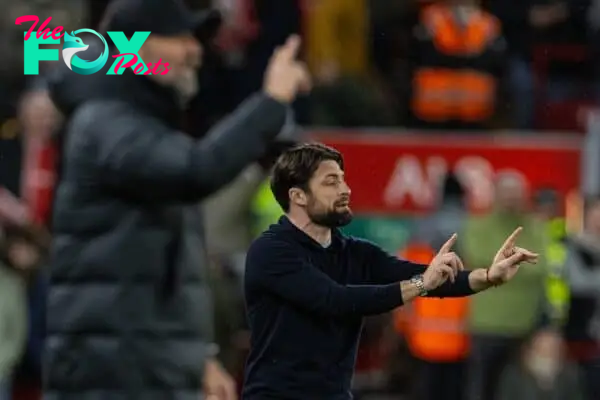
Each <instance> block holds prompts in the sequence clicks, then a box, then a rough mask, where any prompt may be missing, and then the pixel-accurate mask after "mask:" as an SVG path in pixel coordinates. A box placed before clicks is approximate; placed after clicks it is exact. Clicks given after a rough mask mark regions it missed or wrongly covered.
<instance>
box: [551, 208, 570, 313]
mask: <svg viewBox="0 0 600 400" xmlns="http://www.w3.org/2000/svg"><path fill="white" fill-rule="evenodd" d="M546 229H547V232H548V239H549V240H548V245H547V247H546V260H547V261H548V267H549V273H548V277H547V278H546V299H547V300H548V305H549V306H550V309H549V310H548V311H549V314H550V317H551V319H552V321H553V322H554V323H556V324H562V323H563V322H565V318H566V317H567V313H568V308H569V301H570V290H569V284H568V282H567V280H566V279H565V274H564V267H565V262H566V259H567V246H566V244H565V241H564V239H565V237H566V221H565V219H564V218H555V219H552V220H550V221H548V223H547V228H546Z"/></svg>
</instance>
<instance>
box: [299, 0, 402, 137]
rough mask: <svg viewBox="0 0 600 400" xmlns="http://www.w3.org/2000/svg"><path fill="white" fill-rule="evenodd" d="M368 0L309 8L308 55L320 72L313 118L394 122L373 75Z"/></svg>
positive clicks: (334, 0) (327, 122)
mask: <svg viewBox="0 0 600 400" xmlns="http://www.w3.org/2000/svg"><path fill="white" fill-rule="evenodd" d="M367 6H368V4H367V1H366V0H353V1H347V0H329V1H319V2H313V3H312V4H311V5H310V6H308V7H306V24H305V27H306V30H305V32H306V58H307V62H308V66H309V68H310V69H311V72H312V73H313V75H314V77H315V81H316V82H315V89H314V91H313V93H312V96H311V101H312V104H311V110H312V113H311V123H312V124H315V125H319V126H343V127H356V126H380V125H390V124H391V123H392V115H391V112H390V111H389V110H390V107H389V106H388V103H387V102H386V101H385V99H384V97H383V93H382V92H381V90H379V89H378V85H377V84H375V81H374V80H373V77H372V75H371V72H372V71H371V69H372V66H371V60H370V57H369V51H368V49H369V46H368V38H369V15H368V7H367Z"/></svg>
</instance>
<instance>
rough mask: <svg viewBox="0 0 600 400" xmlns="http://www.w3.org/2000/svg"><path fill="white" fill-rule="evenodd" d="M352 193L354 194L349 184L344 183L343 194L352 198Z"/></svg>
mask: <svg viewBox="0 0 600 400" xmlns="http://www.w3.org/2000/svg"><path fill="white" fill-rule="evenodd" d="M351 193H352V190H350V186H348V184H347V183H345V182H344V184H343V185H342V194H343V195H346V196H350V194H351Z"/></svg>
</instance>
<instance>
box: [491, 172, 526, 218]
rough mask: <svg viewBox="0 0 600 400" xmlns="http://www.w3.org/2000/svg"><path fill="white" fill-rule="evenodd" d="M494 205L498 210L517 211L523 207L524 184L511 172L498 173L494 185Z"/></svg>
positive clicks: (524, 197)
mask: <svg viewBox="0 0 600 400" xmlns="http://www.w3.org/2000/svg"><path fill="white" fill-rule="evenodd" d="M495 197H496V207H497V208H498V210H500V211H504V212H508V213H519V212H521V211H523V210H524V208H525V201H526V195H525V184H524V182H523V180H522V179H521V178H520V177H518V176H516V175H512V174H506V175H500V176H498V180H497V181H496V187H495Z"/></svg>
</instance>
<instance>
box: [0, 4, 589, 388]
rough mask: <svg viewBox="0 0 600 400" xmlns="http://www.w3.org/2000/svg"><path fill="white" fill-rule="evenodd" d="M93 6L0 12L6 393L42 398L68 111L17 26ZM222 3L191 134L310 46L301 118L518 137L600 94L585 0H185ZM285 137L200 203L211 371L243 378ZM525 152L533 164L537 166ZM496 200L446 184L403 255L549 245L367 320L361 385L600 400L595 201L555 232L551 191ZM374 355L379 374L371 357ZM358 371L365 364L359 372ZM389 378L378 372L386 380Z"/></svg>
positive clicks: (550, 125)
mask: <svg viewBox="0 0 600 400" xmlns="http://www.w3.org/2000/svg"><path fill="white" fill-rule="evenodd" d="M106 3H107V2H106V1H87V0H61V1H53V2H45V1H35V0H26V1H20V2H6V1H4V2H3V3H2V7H3V11H4V12H3V13H2V15H0V33H1V34H0V49H1V51H2V54H3V55H4V58H3V62H2V63H1V64H0V88H2V90H1V96H0V222H1V223H2V227H3V229H2V235H1V236H0V264H1V265H2V268H0V288H1V289H0V400H4V399H8V398H10V397H8V396H9V393H10V392H14V394H15V397H14V398H16V399H28V398H32V399H34V398H39V397H36V396H39V392H38V391H37V388H39V385H40V380H41V353H42V350H41V349H42V343H43V335H44V320H45V316H44V308H45V306H44V291H45V285H46V274H45V272H44V266H45V263H44V262H45V260H46V256H47V255H46V252H47V250H48V243H49V240H51V229H50V224H49V221H50V218H51V210H52V194H53V188H54V182H55V181H56V179H59V178H60V174H59V171H60V168H59V165H60V157H59V153H60V152H59V151H58V150H57V148H60V139H61V137H60V132H61V116H60V115H59V114H58V112H57V111H56V109H55V107H54V106H53V104H52V102H51V101H50V99H49V97H48V96H47V93H46V92H45V87H44V74H50V73H51V64H50V65H47V66H44V68H43V71H42V75H40V76H25V75H24V74H23V37H22V36H23V32H22V29H23V28H22V27H19V26H15V24H14V20H15V19H16V18H17V17H18V16H21V15H27V14H35V15H38V16H40V20H44V19H45V18H47V17H48V16H51V17H52V22H51V24H50V25H49V26H58V25H61V26H65V27H66V28H67V29H68V30H71V29H79V28H83V27H90V28H94V27H96V26H98V24H99V23H100V22H101V21H100V16H101V14H102V12H103V9H104V7H105V5H106ZM189 3H190V5H191V6H192V7H193V8H195V9H203V8H205V7H209V6H212V7H217V8H219V9H220V10H221V13H222V15H223V26H222V28H221V30H220V32H219V35H218V36H217V38H216V40H215V42H214V44H213V46H212V47H209V48H207V49H205V51H206V54H205V56H204V63H205V66H204V68H203V69H202V71H201V72H200V74H201V76H200V79H201V88H202V89H201V92H200V94H199V95H198V96H197V97H196V98H195V99H194V100H193V101H192V102H191V104H190V106H189V113H188V118H187V121H186V122H187V127H188V129H187V131H188V132H189V133H190V134H193V135H197V136H201V135H203V133H204V132H206V130H207V129H208V128H209V127H210V126H211V125H212V124H213V123H214V122H215V121H216V120H218V119H219V118H220V117H222V116H223V115H224V114H227V113H228V112H229V111H231V110H232V109H233V108H234V107H235V106H236V105H237V104H238V103H239V102H240V101H241V100H242V99H244V98H245V97H246V96H248V95H249V94H250V93H252V92H254V91H256V90H259V89H260V85H261V82H262V79H261V77H262V74H263V72H264V69H265V66H266V64H267V62H268V60H269V57H270V56H271V53H272V51H273V49H274V48H275V47H276V46H277V45H279V44H281V43H282V42H283V41H284V40H285V38H287V37H288V36H289V35H290V34H291V33H300V34H301V36H302V38H303V51H302V54H303V57H304V58H305V59H306V61H307V63H308V66H309V67H310V70H311V72H312V74H313V78H314V85H315V87H314V90H313V92H312V93H311V94H310V95H309V96H306V97H304V98H302V99H299V100H298V101H297V102H296V104H295V110H294V111H295V116H296V119H297V121H298V123H299V124H301V125H304V126H309V125H314V126H325V127H340V128H357V127H396V126H401V127H407V128H415V129H420V130H422V131H420V132H423V133H422V134H426V132H425V131H426V130H430V129H435V130H438V131H440V130H441V131H448V135H449V137H451V135H452V134H453V133H452V131H456V130H461V131H465V130H469V131H473V134H477V135H485V134H486V133H488V132H489V131H490V130H492V129H512V130H516V131H517V130H518V131H519V132H522V134H523V135H526V134H532V133H531V132H533V131H536V130H552V131H556V130H568V131H573V134H577V133H576V132H577V131H580V130H582V121H581V115H582V112H583V111H584V110H585V109H586V108H587V107H593V106H594V104H595V102H596V101H597V100H599V99H600V97H599V96H600V58H599V55H600V47H598V46H599V44H598V40H597V38H600V2H598V1H596V0H563V1H561V0H487V1H484V2H483V3H480V2H479V1H477V0H439V1H435V2H430V1H417V0H398V1H391V0H213V1H210V0H204V1H203V0H190V1H189ZM279 151H281V149H273V152H272V154H270V155H269V156H268V157H265V159H263V160H260V162H258V163H256V164H253V165H249V166H248V167H247V169H246V171H245V172H244V173H242V174H241V175H240V176H239V177H238V178H237V179H236V181H235V182H233V183H232V184H230V185H229V186H228V187H226V188H225V189H224V190H222V191H221V192H219V193H217V194H216V195H215V196H213V197H212V198H210V199H208V200H207V201H205V202H204V204H203V205H202V207H204V209H205V215H206V218H207V221H206V222H207V224H206V231H207V242H208V248H209V256H210V258H211V270H210V277H211V283H212V288H213V295H214V303H215V315H216V331H217V338H218V340H219V345H220V347H221V349H222V351H221V353H220V357H221V358H222V361H223V363H224V365H225V366H226V367H227V368H228V369H229V371H230V372H231V373H232V374H233V375H234V376H236V377H240V376H241V372H242V370H243V367H244V360H245V354H246V351H247V349H248V346H249V334H248V332H247V329H246V328H247V327H246V322H245V317H244V304H243V300H242V295H241V285H240V280H241V278H242V274H243V265H244V252H245V250H246V248H247V246H248V245H249V243H250V241H251V240H252V239H253V238H254V237H255V236H256V235H257V233H258V232H260V231H261V230H262V229H263V228H264V227H265V226H266V225H268V224H269V223H271V222H274V221H275V220H276V219H277V218H278V216H279V215H280V214H281V211H280V210H279V208H278V206H277V205H276V204H275V203H274V200H273V199H272V197H271V195H270V192H269V187H268V185H267V184H266V183H265V182H266V181H265V180H266V178H267V174H268V168H269V166H270V165H271V164H272V161H273V158H274V157H276V156H277V154H278V153H279ZM532 162H533V161H532ZM495 185H496V188H495V189H496V190H495V193H496V198H495V205H494V208H493V209H492V210H491V211H489V212H488V213H487V214H485V215H483V216H472V215H470V214H469V213H468V212H467V209H466V206H465V204H464V188H462V187H461V184H460V182H458V181H457V180H456V179H455V178H454V177H452V176H450V177H448V178H447V179H446V182H445V183H444V184H443V185H441V186H442V187H443V190H441V189H440V193H442V194H441V195H440V201H439V207H438V209H437V210H435V212H433V213H432V214H431V215H430V216H427V217H424V218H423V219H422V221H420V223H419V224H418V225H417V228H416V229H415V230H414V232H412V235H411V238H410V240H409V242H408V245H407V247H406V248H404V249H398V250H399V251H402V254H401V255H402V256H404V257H406V258H410V259H414V260H416V261H418V260H421V261H423V262H425V263H426V262H428V260H429V258H430V257H431V255H430V253H431V251H433V250H435V249H437V248H438V247H439V246H440V245H441V244H442V243H443V242H444V241H445V240H446V239H447V237H449V235H450V234H451V233H453V232H459V236H460V239H459V243H458V244H459V246H458V250H457V251H458V252H459V255H460V256H461V257H462V258H463V260H464V261H465V264H466V265H467V266H469V267H470V268H480V267H487V266H488V265H487V263H489V260H491V259H492V258H493V252H494V249H496V248H498V247H499V246H500V244H501V242H502V240H503V238H504V237H506V236H508V234H510V233H511V232H512V231H513V230H514V228H515V227H516V226H523V227H524V228H525V229H524V234H523V237H522V238H521V240H522V243H521V245H522V246H523V247H526V248H531V249H540V250H543V254H544V259H543V262H541V263H540V265H539V266H537V267H535V268H528V269H523V271H522V272H521V273H520V274H519V276H518V277H517V279H515V280H514V282H510V283H509V284H507V285H506V286H503V287H498V288H494V289H492V290H489V291H487V292H486V293H483V294H480V295H477V296H474V297H473V298H472V299H468V300H467V299H451V300H448V299H444V300H438V299H418V300H417V301H415V302H414V303H413V304H412V305H411V306H410V307H403V308H402V309H401V310H398V311H397V312H396V313H394V314H393V315H385V316H382V317H378V318H372V319H369V320H368V321H367V323H366V326H365V334H364V337H363V342H364V343H363V345H362V347H361V352H360V354H359V360H358V367H359V372H358V373H357V376H356V381H355V384H356V389H357V397H358V398H360V396H362V395H364V396H368V395H369V393H370V392H372V391H376V392H379V391H381V392H389V393H395V395H394V397H393V398H404V397H401V396H407V397H406V398H415V399H422V400H429V399H432V400H433V399H449V400H454V399H456V400H458V399H467V400H476V399H484V400H491V399H499V400H505V399H511V400H535V399H548V400H551V399H555V400H562V399H565V400H566V399H569V400H571V399H572V400H577V399H582V400H583V399H600V347H599V346H598V343H599V341H600V319H599V318H600V314H599V312H600V308H599V307H598V302H599V301H600V198H598V197H591V198H589V199H587V200H586V204H585V216H584V230H583V232H582V233H577V234H573V235H572V236H568V235H567V232H566V229H565V221H564V218H563V214H564V209H563V207H562V204H561V201H560V200H559V199H558V197H557V195H556V193H555V192H553V191H552V190H541V191H540V192H539V193H537V195H536V196H535V198H532V199H529V198H527V194H526V191H525V190H524V188H523V186H522V182H521V181H520V180H519V178H518V177H516V176H513V175H510V174H505V175H500V176H498V177H497V178H496V181H495ZM372 364H376V365H377V366H378V367H380V368H375V369H376V370H377V371H378V372H377V374H370V373H369V372H368V371H369V370H370V369H372V368H371V367H370V366H369V365H372ZM364 371H367V372H366V373H364ZM380 371H383V375H381V374H380V373H379V372H380Z"/></svg>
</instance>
